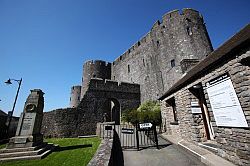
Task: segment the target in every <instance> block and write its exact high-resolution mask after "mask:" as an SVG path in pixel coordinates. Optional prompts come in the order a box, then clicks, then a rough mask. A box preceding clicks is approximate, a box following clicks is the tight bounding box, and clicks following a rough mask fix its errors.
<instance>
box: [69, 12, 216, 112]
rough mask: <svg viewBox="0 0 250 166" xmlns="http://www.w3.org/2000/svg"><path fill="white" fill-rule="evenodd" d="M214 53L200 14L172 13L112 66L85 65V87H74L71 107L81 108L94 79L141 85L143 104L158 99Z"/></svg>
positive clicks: (91, 63)
mask: <svg viewBox="0 0 250 166" xmlns="http://www.w3.org/2000/svg"><path fill="white" fill-rule="evenodd" d="M212 51H213V48H212V45H211V42H210V39H209V36H208V33H207V30H206V27H205V23H204V20H203V17H202V16H201V14H200V13H199V12H197V11H195V10H193V9H183V10H182V11H179V10H174V11H171V12H168V13H166V14H165V15H164V16H163V18H162V21H159V20H158V21H156V22H155V23H154V25H153V27H152V28H151V30H150V31H149V32H148V33H147V34H146V35H145V36H144V37H142V39H141V40H139V41H138V42H136V43H135V44H134V45H133V46H132V47H131V48H129V49H128V50H127V51H126V52H125V53H124V54H122V55H121V56H119V57H118V58H117V59H116V60H115V61H113V62H112V63H106V62H104V61H101V60H96V61H87V62H85V64H84V67H83V77H82V86H73V87H72V89H71V98H70V106H71V107H77V106H78V105H79V103H80V101H81V100H82V98H83V97H84V94H85V92H86V90H87V87H88V84H89V82H90V80H91V79H92V78H101V79H109V80H113V81H117V82H129V83H135V84H139V85H140V94H141V102H143V101H146V100H156V99H157V98H159V97H160V96H161V95H163V92H165V91H167V90H168V89H169V88H170V87H171V86H172V85H173V84H174V83H175V82H176V81H177V80H179V79H180V78H181V77H182V76H183V74H185V72H186V71H187V70H188V69H189V68H190V67H191V66H193V65H194V64H196V63H197V62H199V61H200V60H201V59H203V58H204V57H206V56H207V55H208V54H209V53H211V52H212Z"/></svg>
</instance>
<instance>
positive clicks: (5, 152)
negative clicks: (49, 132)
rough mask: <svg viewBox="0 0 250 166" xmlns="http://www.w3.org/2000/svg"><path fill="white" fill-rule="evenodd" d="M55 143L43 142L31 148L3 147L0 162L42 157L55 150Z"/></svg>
mask: <svg viewBox="0 0 250 166" xmlns="http://www.w3.org/2000/svg"><path fill="white" fill-rule="evenodd" d="M55 147H56V146H53V144H43V145H41V146H37V147H30V148H14V149H2V150H1V152H0V163H1V162H7V161H16V160H33V159H42V158H44V157H46V156H47V155H48V154H50V153H51V152H52V150H54V148H55Z"/></svg>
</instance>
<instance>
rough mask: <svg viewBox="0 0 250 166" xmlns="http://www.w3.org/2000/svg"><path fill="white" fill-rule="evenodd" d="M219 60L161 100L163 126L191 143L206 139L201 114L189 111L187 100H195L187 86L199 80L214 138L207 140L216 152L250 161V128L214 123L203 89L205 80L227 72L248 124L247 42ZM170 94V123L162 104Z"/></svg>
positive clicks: (249, 77)
mask: <svg viewBox="0 0 250 166" xmlns="http://www.w3.org/2000/svg"><path fill="white" fill-rule="evenodd" d="M232 54H233V56H232V55H231V56H230V57H231V58H229V57H225V58H224V59H223V61H218V62H217V63H216V64H214V65H213V68H210V70H207V71H206V72H205V73H202V74H200V77H199V78H197V79H196V80H195V81H194V82H191V83H188V84H187V85H186V86H185V87H183V88H181V89H180V90H178V91H177V92H175V93H173V94H172V95H170V96H168V97H167V98H165V99H164V100H163V101H162V115H163V116H165V117H164V118H166V119H167V123H166V127H165V128H166V130H167V133H168V134H176V135H178V136H180V137H182V138H184V139H186V140H189V141H192V142H194V143H198V142H203V141H206V138H205V137H204V135H205V133H204V125H203V119H202V116H201V114H192V113H191V106H190V103H191V101H194V100H195V97H194V96H193V94H192V93H191V92H190V91H189V88H191V87H193V86H194V85H197V84H198V83H201V84H202V86H203V89H204V91H203V92H204V95H205V100H206V103H207V104H206V105H207V108H208V111H209V118H210V121H211V125H212V129H213V131H214V140H213V139H212V140H211V141H212V142H214V143H215V144H217V146H218V155H220V156H221V157H224V158H226V159H228V160H229V161H231V162H233V163H235V164H237V165H250V129H249V127H247V128H236V127H218V126H216V123H215V119H214V115H213V111H212V108H211V105H210V101H209V98H208V94H207V92H206V90H205V83H206V82H208V81H210V80H211V79H213V78H216V77H218V76H220V75H222V74H225V73H228V74H229V76H230V78H231V80H232V83H233V86H234V89H235V92H236V94H237V97H238V99H239V102H240V105H241V107H242V109H243V112H244V115H245V118H246V120H247V123H248V126H250V66H249V58H250V51H249V46H248V48H245V49H244V50H243V49H241V50H238V51H237V52H235V51H234V52H233V53H232ZM172 97H174V98H175V100H176V108H177V117H178V124H175V125H171V123H170V122H172V121H171V120H172V117H173V113H172V112H173V111H172V108H171V107H167V106H166V101H167V100H169V99H170V98H172Z"/></svg>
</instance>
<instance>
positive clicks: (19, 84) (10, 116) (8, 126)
mask: <svg viewBox="0 0 250 166" xmlns="http://www.w3.org/2000/svg"><path fill="white" fill-rule="evenodd" d="M11 81H16V82H17V83H18V88H17V92H16V97H15V100H14V104H13V107H12V110H11V112H10V113H8V117H9V119H8V123H7V133H8V137H10V133H9V129H10V123H11V120H12V116H13V112H14V109H15V106H16V101H17V97H18V94H19V90H20V87H21V84H22V78H21V79H20V80H16V79H8V80H7V81H5V83H6V84H8V85H10V84H12V82H11Z"/></svg>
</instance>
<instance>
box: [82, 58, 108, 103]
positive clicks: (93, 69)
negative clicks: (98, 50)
mask: <svg viewBox="0 0 250 166" xmlns="http://www.w3.org/2000/svg"><path fill="white" fill-rule="evenodd" d="M91 78H102V79H111V63H106V62H105V61H102V60H95V61H87V62H85V63H84V65H83V76H82V92H81V93H82V94H81V98H82V97H83V95H84V94H85V90H86V88H87V86H88V83H89V81H90V79H91Z"/></svg>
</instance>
